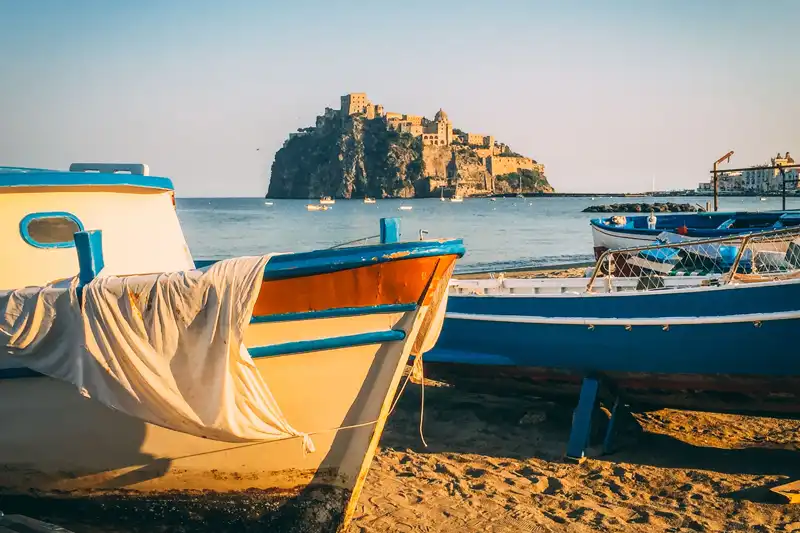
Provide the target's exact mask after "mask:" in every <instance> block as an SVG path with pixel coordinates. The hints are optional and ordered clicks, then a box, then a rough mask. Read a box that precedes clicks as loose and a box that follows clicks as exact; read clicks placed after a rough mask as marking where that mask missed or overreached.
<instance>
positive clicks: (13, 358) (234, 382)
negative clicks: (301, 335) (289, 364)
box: [0, 256, 313, 451]
mask: <svg viewBox="0 0 800 533" xmlns="http://www.w3.org/2000/svg"><path fill="white" fill-rule="evenodd" d="M268 260H269V256H259V257H240V258H235V259H228V260H224V261H220V262H218V263H215V264H214V265H212V266H211V267H209V268H208V269H207V270H205V271H199V270H191V271H186V272H175V273H167V274H152V275H139V276H126V277H115V276H109V277H98V278H96V279H95V280H93V281H92V282H91V283H89V284H88V285H86V286H85V287H84V288H83V296H82V299H83V306H81V305H79V302H78V293H77V291H76V288H77V280H75V279H73V280H68V281H67V282H62V283H61V284H58V285H52V286H47V287H42V288H40V287H35V288H26V289H20V290H15V291H7V292H0V346H4V349H3V352H0V357H2V358H3V359H4V363H5V365H4V366H8V363H9V362H11V363H14V362H18V364H19V366H24V367H27V368H30V369H32V370H35V371H37V372H40V373H42V374H45V375H47V376H50V377H53V378H57V379H61V380H64V381H67V382H69V383H72V384H73V385H75V386H76V387H78V388H79V390H80V391H81V393H82V394H84V395H85V396H88V397H91V398H94V399H95V400H98V401H100V402H102V403H104V404H105V405H107V406H109V407H111V408H113V409H117V410H119V411H122V412H124V413H127V414H128V415H131V416H134V417H136V418H139V419H142V420H145V421H147V422H151V423H153V424H157V425H160V426H163V427H167V428H170V429H174V430H176V431H181V432H184V433H190V434H192V435H197V436H201V437H206V438H210V439H214V440H222V441H229V442H237V441H253V440H274V439H282V438H288V437H302V438H303V440H304V443H305V446H306V449H308V450H309V451H313V445H312V444H311V441H310V439H309V438H308V435H306V434H304V433H301V432H299V431H297V430H295V429H294V428H292V426H291V425H290V424H289V422H288V421H287V420H286V419H285V417H284V416H283V414H282V413H281V411H280V409H279V407H278V405H277V404H276V403H275V400H274V398H273V397H272V394H271V393H270V391H269V389H268V387H267V385H266V383H265V382H264V380H263V378H262V376H261V374H260V373H259V372H258V369H257V368H256V367H255V364H254V363H253V360H252V359H251V358H250V355H249V353H248V352H247V349H246V348H245V346H244V344H243V342H242V340H243V334H244V330H245V328H246V327H247V324H248V323H249V320H250V316H251V314H252V310H253V306H254V304H255V301H256V298H257V297H258V293H259V289H260V287H261V281H262V279H263V272H264V266H265V265H266V263H267V261H268ZM298 379H301V378H300V377H298Z"/></svg>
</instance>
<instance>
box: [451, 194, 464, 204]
mask: <svg viewBox="0 0 800 533" xmlns="http://www.w3.org/2000/svg"><path fill="white" fill-rule="evenodd" d="M450 201H451V202H455V203H461V202H463V201H464V197H463V196H461V195H460V194H459V195H456V196H453V197H452V198H450Z"/></svg>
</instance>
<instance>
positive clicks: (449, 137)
mask: <svg viewBox="0 0 800 533" xmlns="http://www.w3.org/2000/svg"><path fill="white" fill-rule="evenodd" d="M452 142H453V124H452V122H450V119H449V118H448V117H447V113H445V112H444V111H442V109H441V108H439V111H437V112H436V115H434V117H433V122H431V123H429V124H428V125H426V126H424V129H423V130H422V144H423V145H425V144H428V145H433V146H450V144H451V143H452Z"/></svg>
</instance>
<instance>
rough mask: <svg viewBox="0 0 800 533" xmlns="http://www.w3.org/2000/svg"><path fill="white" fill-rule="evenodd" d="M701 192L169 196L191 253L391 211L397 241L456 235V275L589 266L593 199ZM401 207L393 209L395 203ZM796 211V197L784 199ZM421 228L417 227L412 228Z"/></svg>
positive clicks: (279, 242)
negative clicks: (320, 202)
mask: <svg viewBox="0 0 800 533" xmlns="http://www.w3.org/2000/svg"><path fill="white" fill-rule="evenodd" d="M710 200H711V199H710V198H709V197H686V196H681V197H674V198H661V197H659V198H651V197H646V198H641V197H609V196H603V197H600V196H597V197H594V198H592V197H549V198H525V199H523V198H497V199H496V201H490V200H489V199H488V198H465V199H464V201H463V202H462V203H454V202H442V201H440V200H439V199H438V198H431V199H412V200H396V199H392V200H378V201H377V202H376V203H375V204H365V203H363V201H362V200H336V203H335V204H334V205H332V206H331V208H330V209H329V210H327V211H308V210H307V209H306V205H307V204H309V203H316V201H314V200H272V199H267V200H265V199H263V198H178V200H177V208H178V216H179V218H180V220H181V224H182V226H183V230H184V233H185V234H186V237H187V240H188V244H189V247H190V249H191V251H192V255H193V256H194V258H195V259H224V258H226V257H232V256H240V255H259V254H264V253H273V252H304V251H310V250H316V249H321V248H330V247H332V246H336V245H341V244H344V243H349V242H351V241H357V240H360V239H369V240H367V241H365V242H377V235H378V233H379V222H378V221H379V219H380V218H383V217H399V218H400V221H401V222H400V227H401V238H402V239H403V240H416V239H419V238H420V236H422V237H424V238H428V239H448V238H460V239H463V240H464V245H465V247H466V250H467V253H466V255H465V256H464V258H463V259H462V260H461V261H460V262H459V263H458V267H457V271H458V272H477V271H486V270H503V269H520V268H539V267H546V266H553V265H563V264H571V263H580V262H589V261H591V260H592V258H593V254H592V236H591V231H590V229H589V220H590V219H592V218H596V217H600V216H609V215H607V214H597V213H583V212H582V210H583V209H584V208H586V207H588V206H590V205H595V204H613V203H632V202H648V203H653V202H676V203H691V204H698V205H701V206H705V205H706V202H708V201H710ZM781 201H782V200H781V198H780V197H766V198H764V200H761V199H760V198H759V197H721V198H720V210H724V211H745V210H747V211H753V210H761V211H765V210H774V209H781V205H782V204H781ZM401 205H402V206H411V210H401V209H399V208H400V206H401ZM786 208H787V209H800V198H796V197H793V198H787V199H786ZM421 232H422V233H421Z"/></svg>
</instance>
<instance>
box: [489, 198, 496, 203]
mask: <svg viewBox="0 0 800 533" xmlns="http://www.w3.org/2000/svg"><path fill="white" fill-rule="evenodd" d="M489 201H490V202H496V201H497V198H489Z"/></svg>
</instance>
